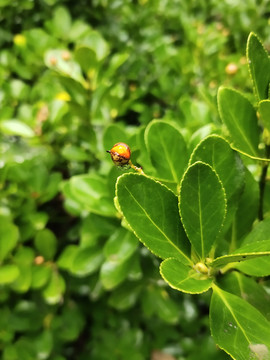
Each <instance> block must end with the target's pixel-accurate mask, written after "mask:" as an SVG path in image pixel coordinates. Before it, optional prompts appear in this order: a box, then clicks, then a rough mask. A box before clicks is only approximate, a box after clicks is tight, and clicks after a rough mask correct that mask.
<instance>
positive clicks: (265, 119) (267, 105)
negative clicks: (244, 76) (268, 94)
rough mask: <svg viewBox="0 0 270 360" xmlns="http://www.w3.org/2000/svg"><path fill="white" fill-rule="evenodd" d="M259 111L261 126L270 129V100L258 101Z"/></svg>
mask: <svg viewBox="0 0 270 360" xmlns="http://www.w3.org/2000/svg"><path fill="white" fill-rule="evenodd" d="M259 113H260V121H261V122H262V125H263V127H264V128H266V129H267V130H268V131H270V100H262V101H260V102H259Z"/></svg>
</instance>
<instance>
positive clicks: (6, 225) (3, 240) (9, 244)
mask: <svg viewBox="0 0 270 360" xmlns="http://www.w3.org/2000/svg"><path fill="white" fill-rule="evenodd" d="M18 238H19V231H18V228H17V227H16V226H15V225H14V224H12V223H11V222H9V221H7V219H6V218H5V217H4V216H1V217H0V262H2V261H3V260H4V259H5V257H6V256H7V255H8V254H9V253H10V252H11V250H12V249H13V248H14V247H15V246H16V244H17V241H18Z"/></svg>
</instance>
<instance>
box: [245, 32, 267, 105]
mask: <svg viewBox="0 0 270 360" xmlns="http://www.w3.org/2000/svg"><path fill="white" fill-rule="evenodd" d="M247 60H248V67H249V71H250V75H251V79H252V82H253V87H254V92H255V95H256V97H257V100H258V101H260V100H264V99H267V98H268V86H269V80H270V61H269V57H268V53H267V51H266V50H265V48H264V47H263V44H262V43H261V41H260V40H259V38H258V37H257V36H256V35H255V34H254V33H250V35H249V37H248V41H247Z"/></svg>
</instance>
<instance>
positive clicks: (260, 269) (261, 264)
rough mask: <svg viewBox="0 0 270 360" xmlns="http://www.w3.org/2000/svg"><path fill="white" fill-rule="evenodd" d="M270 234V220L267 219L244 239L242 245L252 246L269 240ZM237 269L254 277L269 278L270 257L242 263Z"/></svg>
mask: <svg viewBox="0 0 270 360" xmlns="http://www.w3.org/2000/svg"><path fill="white" fill-rule="evenodd" d="M269 234H270V219H265V220H263V221H261V222H259V223H258V224H257V225H256V226H255V227H254V228H253V229H252V230H251V231H250V232H249V233H248V235H247V236H246V237H245V238H244V240H243V242H242V245H247V244H252V243H254V242H261V241H264V240H267V239H269ZM235 268H236V269H238V270H240V271H242V272H244V273H245V274H247V275H252V276H267V275H270V256H264V257H260V258H255V259H251V260H247V261H244V262H240V263H239V264H236V265H235Z"/></svg>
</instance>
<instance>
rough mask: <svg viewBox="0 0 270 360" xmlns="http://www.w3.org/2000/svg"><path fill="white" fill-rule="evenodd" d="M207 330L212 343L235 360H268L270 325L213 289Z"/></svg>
mask: <svg viewBox="0 0 270 360" xmlns="http://www.w3.org/2000/svg"><path fill="white" fill-rule="evenodd" d="M213 290H214V292H213V295H212V299H211V305H210V327H211V332H212V336H213V338H214V340H215V342H216V343H217V344H218V346H219V347H221V349H223V350H225V351H226V352H227V353H228V354H229V355H231V356H232V357H233V358H234V359H236V360H247V359H258V360H259V359H260V360H264V359H265V360H267V359H269V358H270V323H269V322H268V321H267V320H266V319H265V317H264V316H263V315H262V314H261V313H260V312H259V311H258V310H257V309H255V308H254V307H253V306H252V305H250V304H249V303H248V302H246V301H244V300H243V299H241V298H239V297H238V296H236V295H232V294H230V293H228V292H226V291H223V290H221V289H220V288H218V287H217V286H214V287H213Z"/></svg>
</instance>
